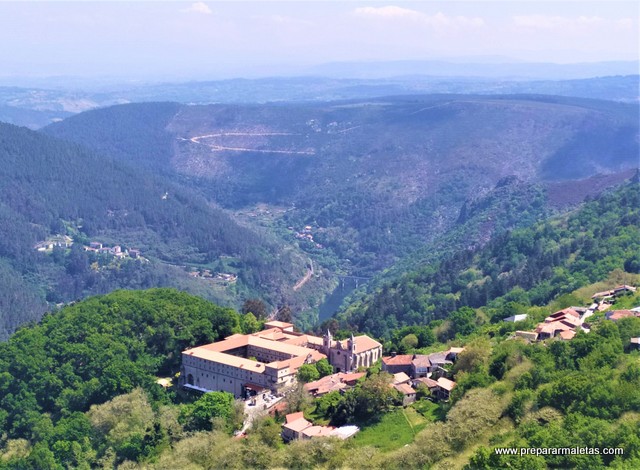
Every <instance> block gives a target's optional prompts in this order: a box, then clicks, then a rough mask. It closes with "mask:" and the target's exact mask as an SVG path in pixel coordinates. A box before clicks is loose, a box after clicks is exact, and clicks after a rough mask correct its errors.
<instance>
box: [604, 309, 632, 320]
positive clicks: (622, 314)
mask: <svg viewBox="0 0 640 470" xmlns="http://www.w3.org/2000/svg"><path fill="white" fill-rule="evenodd" d="M634 316H636V312H632V311H631V310H614V311H612V312H608V313H607V314H606V317H607V318H608V319H609V320H613V321H618V320H620V319H622V318H627V317H634Z"/></svg>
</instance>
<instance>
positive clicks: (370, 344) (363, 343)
mask: <svg viewBox="0 0 640 470" xmlns="http://www.w3.org/2000/svg"><path fill="white" fill-rule="evenodd" d="M354 340H355V342H356V353H359V352H363V351H369V350H370V349H376V348H381V347H382V345H381V344H380V343H378V342H377V341H376V340H375V339H373V338H369V337H368V336H366V335H362V336H356V337H355V338H354Z"/></svg>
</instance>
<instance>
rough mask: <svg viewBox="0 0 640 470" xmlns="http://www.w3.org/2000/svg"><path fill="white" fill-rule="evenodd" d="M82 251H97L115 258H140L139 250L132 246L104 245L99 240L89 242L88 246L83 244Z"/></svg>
mask: <svg viewBox="0 0 640 470" xmlns="http://www.w3.org/2000/svg"><path fill="white" fill-rule="evenodd" d="M83 248H84V251H88V252H91V253H97V254H99V255H110V256H114V257H116V258H119V259H122V258H133V259H137V258H141V257H142V255H141V254H140V250H136V249H134V248H130V249H128V250H127V249H124V250H123V249H122V247H121V246H120V245H115V246H104V245H103V244H102V243H100V242H89V246H84V247H83Z"/></svg>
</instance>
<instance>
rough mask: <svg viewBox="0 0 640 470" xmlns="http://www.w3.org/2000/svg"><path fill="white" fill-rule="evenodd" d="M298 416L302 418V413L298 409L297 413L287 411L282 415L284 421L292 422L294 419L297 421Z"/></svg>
mask: <svg viewBox="0 0 640 470" xmlns="http://www.w3.org/2000/svg"><path fill="white" fill-rule="evenodd" d="M300 418H304V413H303V412H302V411H298V412H297V413H289V414H288V415H287V416H285V417H284V421H285V423H287V424H289V423H293V422H294V421H298V420H299V419H300Z"/></svg>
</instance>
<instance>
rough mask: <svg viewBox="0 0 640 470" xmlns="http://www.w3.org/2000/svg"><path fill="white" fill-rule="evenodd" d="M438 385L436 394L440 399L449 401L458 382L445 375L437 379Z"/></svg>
mask: <svg viewBox="0 0 640 470" xmlns="http://www.w3.org/2000/svg"><path fill="white" fill-rule="evenodd" d="M436 383H437V386H436V396H437V397H438V400H442V401H447V400H449V397H450V396H451V391H452V390H453V389H454V387H455V386H456V383H455V382H454V381H453V380H449V379H446V378H444V377H440V378H439V379H438V380H437V381H436Z"/></svg>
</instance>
